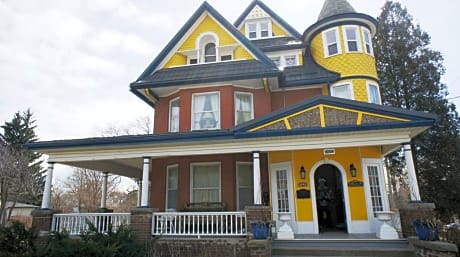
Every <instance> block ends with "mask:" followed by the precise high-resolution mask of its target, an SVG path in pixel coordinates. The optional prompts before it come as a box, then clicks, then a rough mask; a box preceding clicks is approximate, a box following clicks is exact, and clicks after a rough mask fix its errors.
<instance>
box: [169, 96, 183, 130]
mask: <svg viewBox="0 0 460 257" xmlns="http://www.w3.org/2000/svg"><path fill="white" fill-rule="evenodd" d="M179 110H180V101H179V97H178V98H175V99H173V100H171V101H170V102H169V132H179V113H180V112H179Z"/></svg>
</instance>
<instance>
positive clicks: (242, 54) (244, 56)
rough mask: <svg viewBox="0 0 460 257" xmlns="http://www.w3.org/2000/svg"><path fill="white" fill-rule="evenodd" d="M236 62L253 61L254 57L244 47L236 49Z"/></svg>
mask: <svg viewBox="0 0 460 257" xmlns="http://www.w3.org/2000/svg"><path fill="white" fill-rule="evenodd" d="M233 58H234V59H235V60H253V59H254V57H253V56H252V55H251V54H250V53H249V52H248V51H247V50H246V49H245V48H244V47H242V46H238V47H236V48H235V52H234V56H233Z"/></svg>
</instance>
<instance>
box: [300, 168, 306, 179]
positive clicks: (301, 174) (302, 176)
mask: <svg viewBox="0 0 460 257" xmlns="http://www.w3.org/2000/svg"><path fill="white" fill-rule="evenodd" d="M305 173H306V172H305V168H304V167H303V166H302V167H300V178H301V179H305Z"/></svg>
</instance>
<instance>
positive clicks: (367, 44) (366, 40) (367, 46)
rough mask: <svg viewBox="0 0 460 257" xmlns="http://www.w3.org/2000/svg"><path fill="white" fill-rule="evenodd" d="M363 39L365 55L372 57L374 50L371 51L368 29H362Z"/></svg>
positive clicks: (370, 38)
mask: <svg viewBox="0 0 460 257" xmlns="http://www.w3.org/2000/svg"><path fill="white" fill-rule="evenodd" d="M363 39H364V47H365V51H366V53H367V54H370V55H374V50H373V49H372V41H371V40H372V37H371V32H369V30H368V29H365V28H363Z"/></svg>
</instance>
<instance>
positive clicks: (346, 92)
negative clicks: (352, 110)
mask: <svg viewBox="0 0 460 257" xmlns="http://www.w3.org/2000/svg"><path fill="white" fill-rule="evenodd" d="M331 95H332V96H335V97H340V98H345V99H353V85H352V84H351V83H342V84H336V85H333V86H332V87H331Z"/></svg>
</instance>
